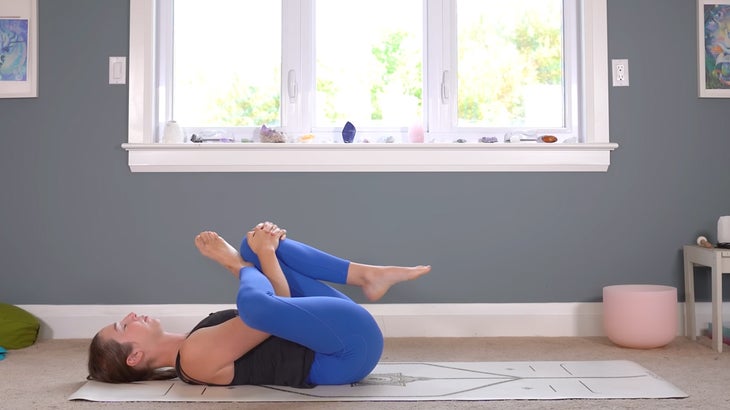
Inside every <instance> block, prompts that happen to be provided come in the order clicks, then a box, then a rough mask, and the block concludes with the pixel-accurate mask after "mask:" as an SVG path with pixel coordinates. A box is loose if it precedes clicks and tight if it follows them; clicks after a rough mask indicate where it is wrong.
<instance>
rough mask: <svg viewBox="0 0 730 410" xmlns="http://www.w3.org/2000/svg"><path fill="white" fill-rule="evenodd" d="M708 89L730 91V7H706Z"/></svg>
mask: <svg viewBox="0 0 730 410" xmlns="http://www.w3.org/2000/svg"><path fill="white" fill-rule="evenodd" d="M704 14H705V16H704V24H705V27H704V29H705V74H706V75H705V80H706V88H707V89H730V5H727V4H716V5H705V7H704Z"/></svg>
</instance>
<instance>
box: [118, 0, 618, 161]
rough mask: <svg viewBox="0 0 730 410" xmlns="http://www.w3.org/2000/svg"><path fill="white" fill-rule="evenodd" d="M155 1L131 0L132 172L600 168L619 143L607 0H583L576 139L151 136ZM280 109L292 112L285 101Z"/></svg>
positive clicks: (128, 146) (154, 108)
mask: <svg viewBox="0 0 730 410" xmlns="http://www.w3.org/2000/svg"><path fill="white" fill-rule="evenodd" d="M156 3H157V2H156V1H155V0H130V36H129V37H130V38H129V135H128V141H127V143H124V144H122V148H124V149H125V150H127V151H128V156H129V167H130V170H131V171H132V172H452V171H453V172H488V171H498V172H504V171H541V172H542V171H564V172H605V171H606V170H607V169H608V166H609V165H610V154H611V152H612V151H613V150H615V149H616V148H618V144H616V143H612V142H610V139H609V109H608V108H609V107H608V87H609V77H608V55H607V54H608V46H607V8H606V0H581V1H580V5H581V6H580V7H579V14H580V16H579V17H580V18H581V20H582V21H583V27H584V33H583V36H582V38H581V40H582V52H583V60H582V61H581V63H582V65H583V83H584V84H583V98H582V99H581V100H582V102H583V103H582V107H580V109H581V110H582V113H583V117H584V127H583V128H584V129H583V133H584V134H583V138H582V141H581V142H578V143H556V144H534V143H499V144H483V143H480V144H477V143H468V144H455V143H450V144H437V143H425V144H374V143H371V144H335V143H332V144H243V143H236V144H234V143H227V144H226V143H221V144H214V143H213V144H160V143H155V142H154V135H155V127H156V126H157V124H158V123H159V121H158V120H157V118H158V115H159V114H158V113H157V104H156V95H155V93H156V91H157V90H155V87H156V85H155V70H156V69H157V68H156V67H155V64H156V61H155V60H156V59H155V26H156V23H155V15H156V7H157V5H156ZM290 17H291V16H290ZM285 18H286V16H285ZM300 30H301V32H304V33H306V32H310V33H311V30H310V27H300ZM299 58H302V56H299ZM284 67H286V66H284ZM303 74H304V75H306V73H303ZM286 77H287V76H286V75H282V78H286ZM282 81H284V80H282ZM284 86H285V84H282V89H286V88H284ZM305 97H306V98H312V97H311V96H305ZM282 115H283V119H286V118H287V116H289V115H292V116H295V115H294V113H289V112H288V111H287V108H286V107H284V106H283V107H282ZM429 115H441V114H437V113H430V114H429ZM298 125H299V126H301V127H306V126H307V124H298Z"/></svg>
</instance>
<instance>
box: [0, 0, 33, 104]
mask: <svg viewBox="0 0 730 410" xmlns="http://www.w3.org/2000/svg"><path fill="white" fill-rule="evenodd" d="M37 96H38V0H2V2H0V98H26V97H37Z"/></svg>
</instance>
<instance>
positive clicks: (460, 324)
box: [19, 302, 730, 339]
mask: <svg viewBox="0 0 730 410" xmlns="http://www.w3.org/2000/svg"><path fill="white" fill-rule="evenodd" d="M363 306H364V307H365V308H366V309H368V311H370V313H372V314H373V316H374V317H375V319H376V320H377V322H378V324H379V325H380V328H381V329H382V331H383V334H384V335H385V337H501V336H547V337H559V336H567V337H587V336H603V335H604V333H603V307H602V304H601V303H600V302H597V303H519V304H516V303H515V304H513V303H467V304H439V303H437V304H372V305H363ZM19 307H20V308H22V309H25V310H26V311H28V312H30V313H32V314H33V315H35V316H36V317H37V318H39V319H40V320H41V323H42V324H41V330H40V334H39V338H41V339H79V338H81V339H85V338H91V337H93V336H94V334H95V333H96V332H97V331H98V330H99V329H100V328H102V327H103V326H106V325H108V324H110V323H113V322H115V321H117V320H119V319H120V318H122V317H123V316H124V315H126V314H127V313H129V312H136V313H140V314H146V315H149V316H152V317H156V318H158V319H160V320H161V321H162V324H163V326H164V327H165V329H166V330H168V331H171V332H181V333H184V332H187V331H189V330H190V329H192V328H193V326H195V325H196V324H197V323H198V322H199V321H200V320H201V319H202V318H203V317H205V316H207V315H208V314H209V313H211V312H215V311H217V310H222V309H230V308H235V306H234V305H202V304H201V305H19ZM729 307H730V303H725V304H724V311H725V312H728V311H729V310H730V309H728V308H729ZM696 312H697V327H698V329H700V328H705V327H706V326H707V323H708V322H710V320H711V305H710V303H697V305H696ZM727 315H728V313H725V317H730V316H727ZM677 317H678V321H679V322H678V323H679V326H678V334H679V335H681V334H684V304H683V303H680V304H679V305H678V308H677Z"/></svg>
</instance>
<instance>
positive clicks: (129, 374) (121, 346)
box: [86, 333, 177, 383]
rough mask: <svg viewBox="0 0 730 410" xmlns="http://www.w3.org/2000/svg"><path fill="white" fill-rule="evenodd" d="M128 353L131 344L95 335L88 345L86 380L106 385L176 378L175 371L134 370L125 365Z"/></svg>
mask: <svg viewBox="0 0 730 410" xmlns="http://www.w3.org/2000/svg"><path fill="white" fill-rule="evenodd" d="M130 353H132V344H131V343H119V342H117V341H116V340H111V339H109V340H104V339H102V337H101V336H100V335H99V334H98V333H97V334H96V335H95V336H94V338H93V339H91V344H90V345H89V365H88V366H89V375H88V376H87V377H86V378H87V379H88V380H98V381H100V382H106V383H131V382H136V381H142V380H165V379H173V378H175V377H177V373H176V372H175V369H152V368H134V367H132V366H129V365H127V356H129V354H130Z"/></svg>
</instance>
